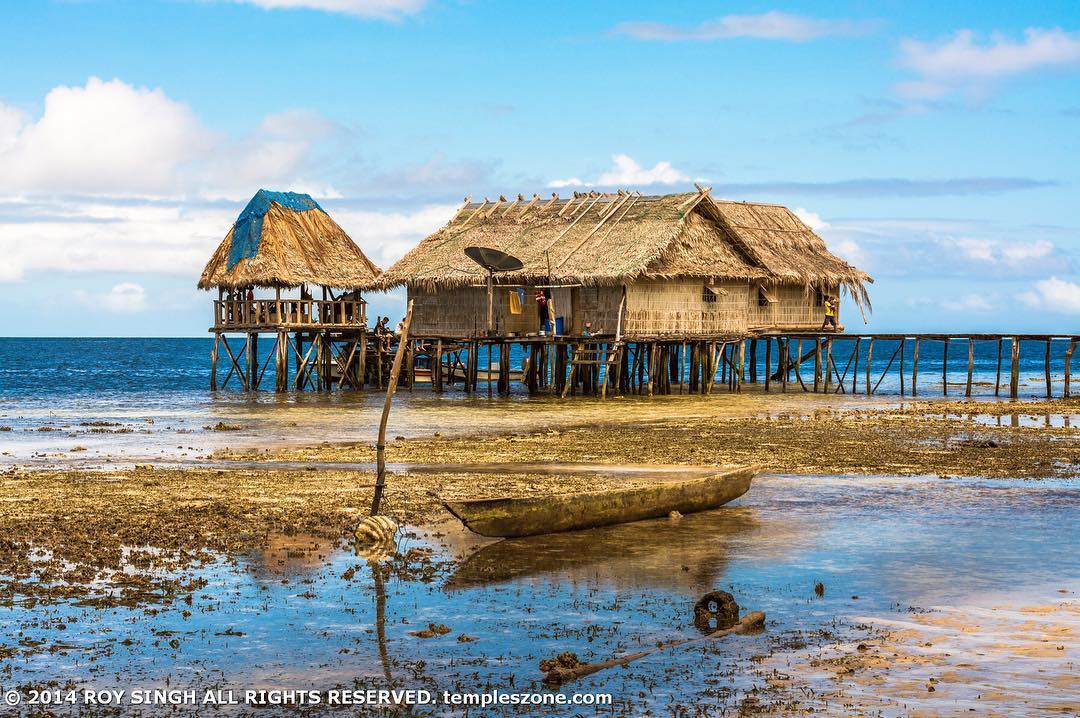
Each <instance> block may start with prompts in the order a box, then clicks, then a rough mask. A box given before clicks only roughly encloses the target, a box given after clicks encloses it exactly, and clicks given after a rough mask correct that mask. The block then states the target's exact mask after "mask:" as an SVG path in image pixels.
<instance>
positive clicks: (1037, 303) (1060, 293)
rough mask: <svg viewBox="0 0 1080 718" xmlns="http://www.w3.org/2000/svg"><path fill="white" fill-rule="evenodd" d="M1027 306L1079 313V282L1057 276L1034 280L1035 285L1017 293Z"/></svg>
mask: <svg viewBox="0 0 1080 718" xmlns="http://www.w3.org/2000/svg"><path fill="white" fill-rule="evenodd" d="M1019 297H1020V300H1021V301H1022V302H1024V303H1025V304H1027V305H1028V306H1029V307H1032V308H1035V309H1042V310H1044V311H1048V312H1058V313H1061V314H1080V284H1076V283H1074V282H1069V281H1066V280H1064V279H1058V278H1057V277H1050V278H1049V279H1043V280H1040V281H1038V282H1035V287H1034V288H1033V289H1032V290H1031V291H1028V292H1024V293H1023V294H1021V295H1019Z"/></svg>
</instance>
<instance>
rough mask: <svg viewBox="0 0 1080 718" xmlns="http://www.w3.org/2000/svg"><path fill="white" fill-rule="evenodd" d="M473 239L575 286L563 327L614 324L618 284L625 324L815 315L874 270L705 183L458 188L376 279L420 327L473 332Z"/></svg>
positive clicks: (783, 214)
mask: <svg viewBox="0 0 1080 718" xmlns="http://www.w3.org/2000/svg"><path fill="white" fill-rule="evenodd" d="M468 246H481V247H491V248H494V249H499V250H501V251H503V252H507V253H509V254H511V255H513V256H515V257H517V258H518V259H520V260H521V261H522V263H523V265H524V266H523V268H522V269H521V270H520V271H518V272H514V273H512V274H500V275H498V277H497V281H498V283H499V284H500V285H501V286H503V287H507V288H509V287H510V285H519V286H520V285H526V286H528V287H530V288H535V287H538V286H539V287H545V286H546V287H553V288H556V289H567V290H573V291H569V292H563V294H564V295H565V294H568V295H569V296H564V297H562V298H561V301H560V298H559V297H558V296H555V301H554V304H555V306H556V307H560V305H561V307H560V312H561V313H560V316H562V317H563V318H564V327H565V331H567V332H572V331H576V330H578V329H580V328H581V327H582V326H583V323H584V322H590V323H592V324H593V326H594V329H595V327H596V326H597V323H599V325H600V326H601V327H602V328H603V329H604V330H606V331H608V332H611V331H613V330H614V327H615V325H616V324H617V323H619V317H618V316H616V314H617V311H618V310H617V307H618V305H619V302H620V294H621V291H622V290H621V288H622V287H626V292H627V294H626V300H625V312H626V315H625V320H626V321H625V324H624V325H623V327H624V329H625V330H626V331H627V332H628V333H629V334H635V333H636V334H639V335H641V336H657V335H666V334H672V335H692V334H698V335H702V334H717V333H725V332H740V331H747V330H755V329H763V328H764V329H768V328H778V329H779V328H785V329H790V328H807V327H810V326H813V325H818V326H820V324H821V320H822V314H823V309H822V308H821V305H822V304H823V301H822V299H823V296H824V295H826V294H833V293H837V292H838V291H839V288H840V287H843V288H846V289H847V290H848V293H849V294H850V295H851V296H852V297H853V298H854V299H855V301H856V302H857V303H858V304H859V305H860V307H862V306H868V305H869V297H868V295H867V292H866V283H868V282H871V281H873V280H872V279H871V278H870V276H869V275H867V274H866V273H865V272H862V271H860V270H859V269H857V268H855V267H853V266H851V265H850V264H848V263H847V262H845V261H844V260H843V259H841V258H839V257H837V256H836V255H834V254H832V253H831V252H829V250H828V249H827V248H826V247H825V242H824V241H823V240H822V239H821V238H820V237H818V236H817V235H816V234H814V232H813V230H811V229H810V228H809V227H807V226H806V224H804V223H803V222H802V221H801V220H800V219H799V218H798V217H797V216H796V215H795V214H794V213H793V212H791V211H790V210H788V209H787V208H786V207H782V206H780V205H773V204H761V203H753V202H733V201H727V200H717V199H714V198H713V197H712V196H711V195H710V194H709V192H708V190H707V189H699V191H697V192H689V193H684V194H669V195H659V196H643V195H641V194H640V193H629V192H624V191H620V192H618V193H612V194H601V193H595V192H591V193H581V194H577V193H575V195H574V196H573V197H569V198H565V199H560V198H558V197H557V196H555V195H553V196H552V199H549V200H546V201H545V200H540V199H539V198H538V197H536V196H534V197H533V199H532V200H531V201H526V200H524V199H523V198H521V197H520V196H519V197H518V199H517V200H514V201H507V200H505V199H504V198H500V199H499V200H498V201H496V202H490V201H487V200H485V201H484V202H466V204H465V205H463V206H462V207H461V209H460V210H459V211H458V212H457V214H456V215H455V216H454V217H453V218H452V219H451V220H450V222H449V223H447V225H446V226H445V227H443V228H442V229H440V230H438V231H437V232H435V233H434V234H432V235H430V236H429V237H427V238H426V239H424V240H423V241H422V242H421V243H420V244H419V245H418V246H417V247H415V248H414V249H413V250H412V251H410V252H409V253H408V254H406V255H405V257H404V258H402V259H401V260H400V261H399V262H397V263H396V264H394V265H393V266H392V267H391V268H390V269H388V270H387V271H386V272H384V273H383V274H382V276H381V277H380V278H379V285H380V286H381V287H383V288H391V287H398V286H406V287H408V288H409V291H410V296H412V297H413V298H414V299H416V300H417V314H418V317H417V319H414V321H417V322H418V331H420V332H428V333H432V334H444V333H445V334H448V335H463V334H464V335H468V334H471V333H475V332H476V331H477V330H478V329H481V328H482V326H481V324H482V321H481V317H483V316H484V311H486V292H485V290H483V289H479V285H481V284H482V283H483V282H484V280H485V276H486V275H485V272H484V270H483V269H482V268H481V267H479V266H478V265H476V264H474V263H473V262H472V261H471V260H469V259H468V258H467V257H466V255H465V253H464V249H465V247H468ZM478 295H479V296H478ZM530 299H531V297H530V296H529V295H528V293H525V297H524V300H525V301H526V302H528V301H529V300H530ZM518 301H520V300H518ZM503 304H507V303H506V302H501V301H500V302H499V304H498V307H499V319H500V320H501V323H500V327H499V328H500V331H502V332H508V333H509V332H512V333H518V332H524V333H527V332H530V331H536V330H538V329H539V328H540V324H539V319H536V316H535V315H536V314H537V313H536V312H532V314H533V315H534V317H533V319H534V321H529V320H528V317H526V316H522V318H518V316H519V314H520V315H526V314H527V312H524V311H521V312H517V313H515V312H513V311H511V308H512V307H513V305H514V304H515V302H514V301H511V302H509V307H503V306H502V305H503ZM473 305H483V306H482V307H481V306H473ZM481 309H483V311H480V310H481Z"/></svg>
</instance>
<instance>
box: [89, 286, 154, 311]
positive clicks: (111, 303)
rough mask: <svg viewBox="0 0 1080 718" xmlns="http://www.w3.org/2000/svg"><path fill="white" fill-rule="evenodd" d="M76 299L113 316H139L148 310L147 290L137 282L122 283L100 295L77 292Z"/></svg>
mask: <svg viewBox="0 0 1080 718" xmlns="http://www.w3.org/2000/svg"><path fill="white" fill-rule="evenodd" d="M75 299H76V300H77V301H78V302H79V303H81V304H85V305H86V306H88V307H90V308H92V309H101V310H104V311H106V312H111V313H113V314H137V313H138V312H142V311H145V310H146V290H145V289H144V288H143V286H142V285H141V284H136V283H135V282H121V283H120V284H116V285H113V288H112V289H110V290H109V291H107V292H102V293H100V294H92V293H90V292H86V291H84V290H79V291H77V292H75Z"/></svg>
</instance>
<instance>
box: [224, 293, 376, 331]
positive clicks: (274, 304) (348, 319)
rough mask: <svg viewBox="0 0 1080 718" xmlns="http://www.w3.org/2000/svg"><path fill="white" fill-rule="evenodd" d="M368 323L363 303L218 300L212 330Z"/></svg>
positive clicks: (343, 325)
mask: <svg viewBox="0 0 1080 718" xmlns="http://www.w3.org/2000/svg"><path fill="white" fill-rule="evenodd" d="M366 323H367V302H365V301H363V300H338V301H323V300H319V299H280V300H278V299H253V300H250V301H249V300H243V299H235V300H234V299H219V300H216V301H215V302H214V327H221V328H225V327H278V326H296V325H317V326H330V327H355V326H363V325H365V324H366Z"/></svg>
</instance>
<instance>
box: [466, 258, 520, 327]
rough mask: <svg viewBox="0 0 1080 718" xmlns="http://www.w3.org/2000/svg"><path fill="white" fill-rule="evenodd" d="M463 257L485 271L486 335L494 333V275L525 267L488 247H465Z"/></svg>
mask: <svg viewBox="0 0 1080 718" xmlns="http://www.w3.org/2000/svg"><path fill="white" fill-rule="evenodd" d="M465 256H466V257H468V258H469V259H471V260H472V261H474V262H476V263H477V264H479V265H480V266H481V267H483V268H484V269H486V270H487V295H488V312H487V333H488V336H490V335H491V334H492V333H493V332H494V331H495V273H496V272H516V271H518V270H519V269H521V268H522V267H524V266H525V265H524V264H522V263H521V260H520V259H518V258H517V257H513V256H511V255H509V254H507V253H506V252H500V251H499V250H497V249H491V248H489V247H466V248H465Z"/></svg>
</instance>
